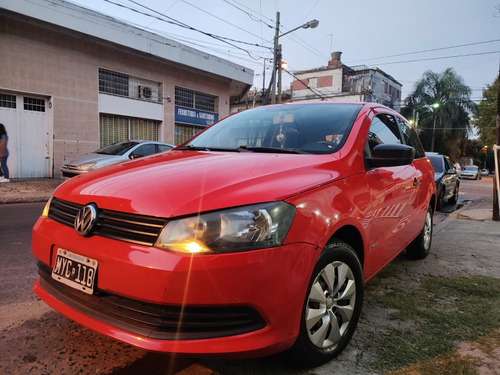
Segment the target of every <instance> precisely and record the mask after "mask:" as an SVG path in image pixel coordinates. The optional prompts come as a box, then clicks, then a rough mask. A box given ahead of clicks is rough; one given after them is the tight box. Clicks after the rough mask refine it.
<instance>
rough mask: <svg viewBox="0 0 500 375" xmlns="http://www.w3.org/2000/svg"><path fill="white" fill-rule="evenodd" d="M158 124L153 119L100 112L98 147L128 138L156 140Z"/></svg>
mask: <svg viewBox="0 0 500 375" xmlns="http://www.w3.org/2000/svg"><path fill="white" fill-rule="evenodd" d="M159 126H160V122H159V121H155V120H148V119H141V118H135V117H125V116H115V115H107V114H100V115H99V143H100V147H104V146H108V145H110V144H112V143H115V142H120V141H126V140H129V139H136V140H144V141H157V140H158V128H159Z"/></svg>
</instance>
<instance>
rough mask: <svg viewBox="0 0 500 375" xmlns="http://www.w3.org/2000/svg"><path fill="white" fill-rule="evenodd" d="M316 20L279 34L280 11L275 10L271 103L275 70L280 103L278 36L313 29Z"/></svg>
mask: <svg viewBox="0 0 500 375" xmlns="http://www.w3.org/2000/svg"><path fill="white" fill-rule="evenodd" d="M318 24H319V21H318V20H311V21H309V22H306V23H305V24H303V25H300V26H298V27H296V28H294V29H292V30H289V31H287V32H286V33H283V34H281V35H280V12H276V30H275V33H274V58H273V73H272V77H271V83H270V84H271V103H272V104H275V103H276V84H275V82H276V72H278V103H281V68H282V67H281V45H280V44H279V43H278V41H279V38H281V37H282V36H285V35H287V34H290V33H291V32H294V31H295V30H298V29H314V28H316V27H318Z"/></svg>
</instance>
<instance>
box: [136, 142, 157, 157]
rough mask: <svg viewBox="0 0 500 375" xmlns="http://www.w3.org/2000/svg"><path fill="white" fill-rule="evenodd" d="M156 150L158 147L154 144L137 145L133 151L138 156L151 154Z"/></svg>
mask: <svg viewBox="0 0 500 375" xmlns="http://www.w3.org/2000/svg"><path fill="white" fill-rule="evenodd" d="M155 152H156V148H155V145H154V144H148V145H143V146H140V147H137V148H136V149H135V150H134V151H133V152H132V153H133V154H134V155H137V156H146V155H151V154H154V153H155Z"/></svg>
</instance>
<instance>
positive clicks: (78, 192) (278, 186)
mask: <svg viewBox="0 0 500 375" xmlns="http://www.w3.org/2000/svg"><path fill="white" fill-rule="evenodd" d="M340 169H341V160H339V159H338V157H336V156H335V155H304V154H264V153H247V152H243V153H235V152H198V151H177V150H175V151H170V152H168V153H165V154H158V155H153V156H150V157H146V158H141V159H138V160H135V161H133V162H129V163H124V164H116V165H113V166H109V167H106V168H101V169H98V170H96V171H93V172H92V173H89V174H88V175H85V176H77V177H74V178H72V179H71V180H68V181H67V182H65V183H63V184H62V185H61V186H60V187H59V188H58V189H57V190H56V191H55V193H54V196H55V197H57V198H60V199H64V200H68V201H71V202H76V203H80V204H87V203H90V202H94V203H96V204H97V205H98V206H99V207H100V208H106V209H110V210H118V211H125V212H132V213H140V214H144V215H153V216H161V217H174V216H180V215H187V214H192V213H196V212H203V211H209V210H216V209H220V208H225V207H233V206H241V205H246V204H253V203H260V202H268V201H276V200H283V199H285V198H287V197H290V196H292V195H295V194H297V193H300V192H303V191H305V190H308V189H311V188H314V187H317V186H319V185H322V184H325V183H328V182H330V181H333V180H335V179H337V178H339V176H340V175H341V173H340V172H341V171H340ZM350 170H351V172H353V168H352V167H351V168H350ZM342 175H344V176H345V173H344V172H343V173H342Z"/></svg>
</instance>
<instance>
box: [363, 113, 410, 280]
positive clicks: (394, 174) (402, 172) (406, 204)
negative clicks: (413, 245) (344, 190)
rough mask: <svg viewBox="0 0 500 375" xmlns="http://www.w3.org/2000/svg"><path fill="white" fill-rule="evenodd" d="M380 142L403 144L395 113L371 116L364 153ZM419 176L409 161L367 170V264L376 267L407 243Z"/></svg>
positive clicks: (366, 153) (368, 154) (366, 154)
mask: <svg viewBox="0 0 500 375" xmlns="http://www.w3.org/2000/svg"><path fill="white" fill-rule="evenodd" d="M379 144H404V142H403V139H402V134H401V131H400V128H399V126H398V124H397V120H396V117H395V116H393V115H390V114H384V113H380V114H377V115H376V116H374V117H373V118H372V120H371V124H370V127H369V131H368V135H367V138H366V144H365V156H366V157H369V156H370V155H371V152H372V150H373V148H374V147H375V146H377V145H379ZM418 175H419V172H418V170H417V169H416V168H415V167H414V166H413V165H412V164H410V165H403V166H394V167H379V168H374V169H368V170H367V171H366V182H367V185H368V189H369V194H370V209H369V210H368V215H367V216H368V222H369V225H368V228H369V229H368V230H369V237H368V238H369V239H370V244H369V252H370V254H369V256H370V258H371V259H370V262H366V264H371V265H373V266H374V267H375V268H377V269H378V268H380V267H382V266H383V265H384V264H385V263H387V262H388V261H389V260H391V259H392V258H394V257H395V256H396V255H397V254H398V253H399V252H400V251H401V250H402V249H403V248H404V247H405V246H406V245H407V243H408V241H409V238H410V237H411V236H412V230H411V229H410V226H409V223H410V221H411V217H412V214H413V212H414V210H415V200H416V185H418V183H419V176H418ZM374 271H376V269H375V270H374ZM369 272H370V271H368V273H369Z"/></svg>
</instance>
